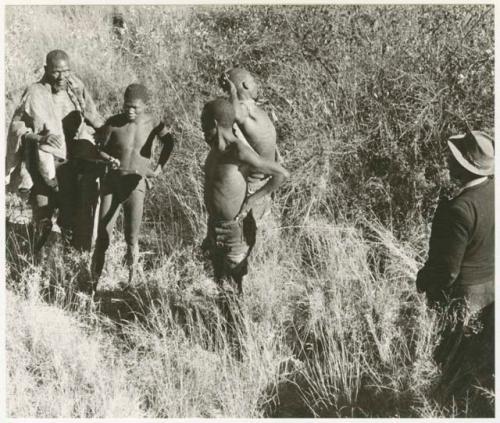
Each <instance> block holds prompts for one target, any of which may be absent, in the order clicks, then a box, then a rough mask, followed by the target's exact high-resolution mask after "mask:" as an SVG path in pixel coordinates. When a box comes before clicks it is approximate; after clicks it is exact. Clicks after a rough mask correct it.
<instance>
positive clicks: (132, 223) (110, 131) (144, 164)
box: [92, 84, 174, 289]
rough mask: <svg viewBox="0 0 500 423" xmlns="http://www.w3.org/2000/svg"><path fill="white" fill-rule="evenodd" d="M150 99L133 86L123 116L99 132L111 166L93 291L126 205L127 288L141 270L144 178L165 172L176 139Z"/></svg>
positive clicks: (104, 194)
mask: <svg viewBox="0 0 500 423" xmlns="http://www.w3.org/2000/svg"><path fill="white" fill-rule="evenodd" d="M148 100H149V96H148V92H147V89H146V88H145V87H144V86H143V85H141V84H131V85H129V86H128V87H127V89H126V90H125V95H124V106H123V113H121V114H118V115H115V116H112V117H111V118H110V119H109V120H108V121H107V122H106V124H105V126H104V127H103V130H102V131H101V152H100V155H101V157H102V158H103V159H104V160H107V161H109V162H110V163H111V168H112V169H111V170H110V171H109V173H108V174H106V175H105V176H104V178H103V181H102V186H101V208H100V213H99V228H98V235H97V241H96V246H95V250H94V256H93V258H92V279H93V281H92V283H93V287H92V288H93V289H95V286H96V285H97V282H98V280H99V277H100V275H101V273H102V269H103V266H104V259H105V254H106V250H107V248H108V246H109V242H110V238H111V234H112V231H113V226H114V224H115V222H116V218H117V217H118V212H119V210H120V208H121V207H123V212H124V226H125V241H126V243H127V253H126V256H125V260H126V263H127V265H128V268H129V277H128V285H130V284H132V281H133V280H134V278H135V275H136V272H137V264H138V254H139V244H138V241H139V229H140V224H141V221H142V213H143V204H144V196H145V194H146V187H147V184H146V178H154V177H156V176H158V175H159V174H160V173H161V172H162V170H164V168H165V164H166V163H167V161H168V158H169V157H170V154H171V152H172V149H173V146H174V138H173V136H172V134H171V133H170V132H169V130H168V128H167V127H166V126H165V124H164V123H162V122H160V123H158V122H155V121H154V119H153V117H152V116H151V115H149V114H148V113H147V112H146V109H147V104H148ZM156 137H158V138H159V139H160V140H161V141H162V143H163V148H162V151H161V153H160V158H159V160H158V165H157V166H156V168H155V169H154V170H152V169H151V167H150V163H151V150H152V145H153V141H154V139H155V138H156Z"/></svg>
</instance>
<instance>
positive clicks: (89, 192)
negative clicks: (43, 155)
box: [28, 146, 98, 250]
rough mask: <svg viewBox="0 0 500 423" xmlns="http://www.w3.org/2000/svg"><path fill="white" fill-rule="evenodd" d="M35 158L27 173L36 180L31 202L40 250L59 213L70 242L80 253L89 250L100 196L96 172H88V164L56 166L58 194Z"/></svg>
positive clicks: (60, 224)
mask: <svg viewBox="0 0 500 423" xmlns="http://www.w3.org/2000/svg"><path fill="white" fill-rule="evenodd" d="M32 148H36V147H34V146H32ZM34 157H35V160H33V161H31V162H30V167H29V169H28V170H29V172H30V175H31V176H32V180H33V188H32V189H31V191H30V197H29V198H30V204H31V207H32V209H33V221H34V223H35V226H36V227H37V228H38V233H39V235H40V236H39V237H38V239H37V244H38V246H39V247H40V248H41V246H42V244H43V240H44V239H46V236H47V235H48V234H49V233H50V231H51V228H52V223H53V219H54V218H55V214H56V213H55V211H56V210H58V214H57V219H56V220H57V224H58V225H59V226H60V227H61V229H62V230H63V231H64V233H65V234H67V236H68V238H70V239H71V244H72V245H73V246H74V247H75V248H77V249H79V250H90V248H91V245H92V235H93V226H94V217H95V213H96V206H97V203H96V201H95V200H96V198H97V195H98V186H97V181H96V176H95V175H96V172H97V170H96V169H89V166H90V164H88V163H85V162H83V163H82V162H79V161H72V162H56V174H57V179H58V181H59V183H58V190H55V189H54V187H53V186H51V185H48V184H47V183H46V182H45V181H44V180H43V178H42V177H41V175H40V172H38V164H37V162H36V156H34Z"/></svg>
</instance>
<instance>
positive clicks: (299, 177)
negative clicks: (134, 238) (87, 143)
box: [5, 6, 494, 417]
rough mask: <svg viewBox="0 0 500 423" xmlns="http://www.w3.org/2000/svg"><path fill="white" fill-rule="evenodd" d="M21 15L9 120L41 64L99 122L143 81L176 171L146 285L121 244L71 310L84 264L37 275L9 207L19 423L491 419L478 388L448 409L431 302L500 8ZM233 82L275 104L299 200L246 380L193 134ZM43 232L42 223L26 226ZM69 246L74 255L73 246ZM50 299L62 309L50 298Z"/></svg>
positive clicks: (294, 197) (40, 11)
mask: <svg viewBox="0 0 500 423" xmlns="http://www.w3.org/2000/svg"><path fill="white" fill-rule="evenodd" d="M121 12H122V13H123V16H124V18H125V22H126V23H127V30H126V31H125V32H124V34H123V35H122V36H118V35H117V34H116V33H114V32H113V31H112V25H111V15H112V13H113V9H112V8H111V7H97V6H85V7H84V6H67V7H55V6H50V7H45V6H8V7H6V34H5V40H6V50H5V51H6V53H5V54H6V81H5V82H6V110H7V120H8V119H9V118H10V116H11V115H12V113H13V110H14V107H15V105H16V102H17V101H18V100H19V98H20V95H21V93H22V91H23V89H24V88H25V86H27V85H28V84H29V83H31V82H33V81H34V80H35V79H36V78H37V77H38V76H40V75H41V73H40V67H41V66H42V65H43V60H44V55H45V54H46V53H47V52H48V51H49V50H51V49H54V48H61V49H64V50H66V51H67V52H68V53H69V54H70V56H71V58H72V59H73V63H74V69H75V71H76V73H77V74H78V75H79V76H80V77H81V78H82V79H83V80H84V81H85V82H86V84H87V87H88V88H89V90H90V91H91V92H92V94H93V96H94V98H95V100H96V103H97V104H98V108H99V110H100V111H101V112H102V114H103V115H105V116H109V115H111V114H112V113H116V111H117V110H119V108H120V104H121V96H122V92H123V89H124V87H125V86H126V85H127V84H129V83H131V82H135V81H142V82H144V83H146V84H147V85H148V86H149V87H150V88H151V89H152V91H153V92H154V95H153V101H152V105H151V108H152V112H153V113H154V114H155V115H156V116H158V117H160V116H163V115H169V116H173V117H175V126H176V132H177V138H178V141H179V142H178V144H177V146H176V150H175V151H174V154H173V155H172V158H171V162H170V167H169V169H168V171H167V173H166V175H164V176H163V177H162V179H161V180H159V181H158V182H157V183H156V186H155V187H154V188H153V190H152V191H150V193H149V197H148V199H147V212H146V216H145V222H144V225H143V235H142V239H141V250H142V251H143V252H144V254H143V256H142V263H143V267H144V271H143V274H142V276H141V284H140V286H139V288H138V290H137V292H136V293H135V294H133V295H128V294H127V295H123V294H120V293H119V292H115V291H114V287H115V286H116V284H117V282H118V281H120V280H121V279H123V278H125V274H124V269H123V266H122V264H121V262H120V259H121V257H122V256H123V252H124V245H123V243H122V237H121V235H120V234H117V235H118V236H116V237H115V240H114V243H113V246H112V251H111V252H110V253H109V254H108V257H109V263H108V266H107V271H106V274H105V275H104V280H103V282H102V284H101V286H100V292H99V296H98V299H99V301H97V302H95V301H94V302H93V301H91V300H90V299H89V298H88V297H86V296H85V295H83V294H76V293H75V290H74V288H75V286H76V285H77V284H78V283H79V281H80V280H81V279H82V278H85V277H87V272H88V270H87V268H88V261H89V257H88V255H85V254H83V255H78V254H76V253H74V252H68V251H59V252H57V253H55V254H53V257H52V259H51V261H50V262H49V263H47V264H46V265H45V266H44V268H43V269H42V268H40V267H37V266H36V265H35V264H34V262H33V255H32V253H31V248H30V246H31V245H32V242H31V239H30V231H29V225H25V224H24V223H19V222H20V219H19V217H17V218H16V219H17V222H18V223H13V222H12V221H14V220H16V219H14V217H15V215H16V214H17V213H19V210H20V209H21V208H22V207H26V206H25V204H24V203H23V202H22V201H21V200H20V199H19V198H18V197H15V196H13V195H9V196H8V197H7V205H6V206H7V215H8V216H10V217H11V222H10V223H8V224H7V266H6V281H7V301H6V303H7V370H8V379H9V380H8V383H7V394H8V398H7V402H8V415H9V416H11V417H263V416H331V417H339V416H343V417H350V416H354V417H375V416H385V417H394V416H400V417H440V416H490V415H492V413H493V409H494V394H493V392H492V391H491V390H488V389H487V388H484V387H481V386H475V387H471V389H470V391H469V392H467V394H466V395H465V396H463V395H462V396H461V397H460V398H452V397H449V396H444V395H441V394H440V392H441V388H442V387H441V386H440V380H441V377H442V375H441V371H440V369H438V368H437V367H436V366H435V365H434V364H433V361H432V351H433V348H434V346H435V344H436V342H437V341H438V337H437V328H438V326H439V324H440V322H439V319H438V316H436V314H435V313H434V312H432V311H431V310H429V309H428V308H427V306H426V304H425V302H424V300H423V298H422V297H421V296H419V295H417V294H416V291H415V287H414V283H413V281H414V277H415V273H416V270H417V269H418V267H419V266H420V265H421V264H422V262H423V260H424V258H425V251H426V240H427V236H428V232H427V224H428V222H429V220H430V216H432V212H433V206H434V205H435V202H436V200H437V194H438V187H439V186H440V183H442V182H443V178H444V173H443V162H444V159H443V157H442V155H441V151H442V149H443V148H444V146H445V140H446V137H447V136H448V135H450V134H451V133H453V132H455V131H458V130H461V129H463V124H464V122H468V123H469V125H471V126H473V127H476V128H483V129H485V128H491V127H492V125H493V112H494V108H493V89H494V83H493V79H494V78H493V10H492V7H490V6H440V7H436V6H433V7H429V6H426V7H423V6H405V7H396V6H384V7H382V6H377V7H375V6H328V7H326V6H325V7H299V6H296V7H271V6H266V7H264V6H259V7H256V6H255V7H230V6H220V7H201V6H197V7H167V6H135V7H123V8H122V10H121ZM235 63H239V64H241V65H243V66H245V67H247V68H248V69H250V70H252V71H253V72H254V73H255V74H256V75H257V76H258V78H259V82H260V83H261V86H262V91H261V92H262V97H263V100H264V101H265V105H264V107H265V108H266V109H267V110H268V111H269V113H272V114H274V115H275V116H276V117H277V122H276V127H277V130H278V135H279V140H278V142H279V145H280V148H281V151H282V153H283V156H284V160H285V166H286V167H287V168H288V169H289V170H290V171H291V172H292V177H291V178H290V180H289V181H288V182H287V183H286V184H285V185H284V186H283V187H282V188H281V189H280V190H279V192H278V193H277V195H276V196H275V201H274V215H275V225H270V226H269V227H268V228H266V230H265V231H264V233H263V234H261V238H260V240H259V244H258V247H257V248H256V249H255V250H254V255H253V258H252V265H251V272H250V274H249V276H248V277H247V279H246V280H245V299H244V302H243V307H242V314H243V321H244V327H243V328H242V329H241V333H239V337H240V339H241V344H242V345H243V356H244V357H243V360H241V361H238V360H235V359H234V357H233V355H232V354H231V347H230V345H229V343H228V341H227V339H226V337H225V335H224V332H223V331H222V330H221V323H220V316H219V313H218V311H217V307H216V306H215V303H214V286H213V283H212V282H211V279H210V272H209V271H208V270H207V269H206V268H205V267H204V265H203V262H202V261H201V258H200V253H199V250H198V245H199V243H200V241H201V239H202V238H203V236H204V231H205V222H206V214H205V211H204V208H203V201H202V199H203V197H202V184H201V183H202V169H201V164H202V163H203V159H204V157H205V155H206V152H207V151H206V146H205V144H204V142H203V141H202V137H201V131H200V125H199V116H200V112H201V107H202V105H203V104H204V102H206V101H207V100H208V99H210V98H213V97H214V96H216V95H220V94H221V92H220V91H218V88H217V85H216V77H217V76H218V75H219V73H220V71H221V70H222V69H223V68H227V67H228V66H230V65H232V64H235ZM24 211H25V212H26V214H29V210H24ZM59 248H61V247H59ZM48 282H52V283H53V284H55V285H56V286H57V288H56V289H55V290H53V291H52V293H51V296H50V298H48V299H47V298H42V296H41V294H40V292H41V291H43V287H44V286H46V285H47V284H48Z"/></svg>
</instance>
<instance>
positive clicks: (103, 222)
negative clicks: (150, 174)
mask: <svg viewBox="0 0 500 423" xmlns="http://www.w3.org/2000/svg"><path fill="white" fill-rule="evenodd" d="M119 211H120V202H119V201H118V199H117V196H116V195H113V194H112V193H108V194H105V195H103V196H102V198H101V209H100V212H99V227H98V231H97V241H96V245H95V249H94V254H93V256H92V265H91V272H92V284H93V285H94V288H95V286H96V285H97V282H98V281H99V278H100V277H101V273H102V269H103V267H104V260H105V256H106V250H107V249H108V247H109V242H110V239H111V235H112V233H113V228H114V226H115V223H116V218H117V217H118V213H119Z"/></svg>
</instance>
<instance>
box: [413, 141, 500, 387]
mask: <svg viewBox="0 0 500 423" xmlns="http://www.w3.org/2000/svg"><path fill="white" fill-rule="evenodd" d="M448 147H449V160H448V166H449V172H450V177H451V178H453V179H455V180H456V181H457V182H458V184H459V185H460V187H461V189H460V192H459V194H458V195H457V196H455V198H453V199H451V200H445V201H441V202H440V204H439V205H438V208H437V210H436V213H435V215H434V219H433V222H432V230H431V237H430V243H429V244H430V245H429V257H428V259H427V262H426V263H425V265H424V267H423V268H422V269H421V270H420V271H419V272H418V275H417V290H418V291H419V292H425V293H426V295H427V299H428V301H429V303H430V304H431V305H432V306H437V309H438V310H439V309H442V310H444V311H445V312H446V313H445V314H444V315H443V317H445V319H444V320H443V323H444V327H443V331H442V334H441V335H442V336H441V342H440V343H439V345H438V346H437V348H436V350H435V351H434V359H435V360H436V362H437V363H438V364H440V365H442V370H443V377H442V381H441V389H442V391H441V392H442V393H443V394H444V395H445V396H448V395H454V396H455V397H459V396H462V395H463V396H465V397H466V396H467V395H468V394H467V391H468V390H469V389H471V387H472V386H473V385H478V384H480V385H482V386H483V387H485V388H491V389H494V377H493V374H494V300H495V289H494V271H495V263H494V262H495V260H494V251H495V230H494V227H495V212H494V211H495V208H494V180H493V178H492V176H493V173H494V147H493V139H492V138H491V137H489V136H488V135H487V134H485V133H483V132H479V131H467V133H466V134H465V135H458V136H454V137H451V138H450V139H449V140H448Z"/></svg>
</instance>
